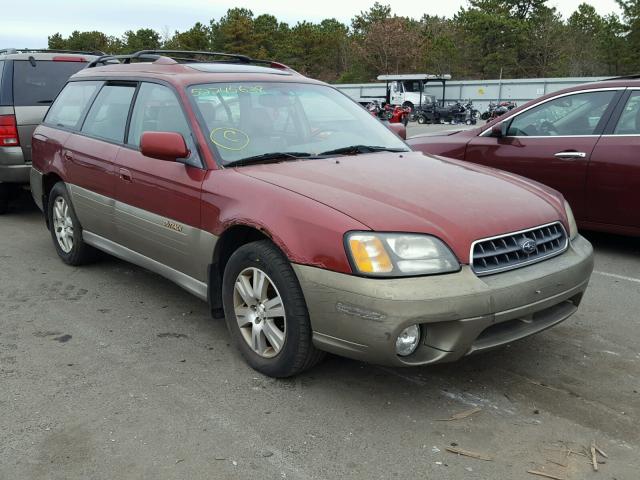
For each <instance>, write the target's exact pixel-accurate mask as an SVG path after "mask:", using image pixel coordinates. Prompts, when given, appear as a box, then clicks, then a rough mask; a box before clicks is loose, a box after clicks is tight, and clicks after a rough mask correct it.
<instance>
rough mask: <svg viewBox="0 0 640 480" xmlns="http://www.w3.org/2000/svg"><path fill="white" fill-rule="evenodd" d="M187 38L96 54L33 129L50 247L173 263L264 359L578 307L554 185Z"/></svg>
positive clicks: (250, 352) (576, 246)
mask: <svg viewBox="0 0 640 480" xmlns="http://www.w3.org/2000/svg"><path fill="white" fill-rule="evenodd" d="M191 53H194V52H191ZM172 55H173V57H179V58H177V59H176V58H171V56H172ZM189 55H190V54H189V53H188V52H162V51H145V52H138V53H136V54H133V55H131V56H128V57H124V58H119V63H118V64H109V62H113V59H99V61H96V62H94V64H92V65H90V67H92V68H87V69H85V70H83V71H81V72H79V73H77V74H75V75H74V76H73V77H72V78H71V79H70V81H69V82H68V83H67V85H66V86H65V88H64V89H63V90H62V92H61V93H60V95H59V96H58V98H57V99H56V101H55V102H54V104H53V105H52V107H51V109H50V110H49V113H48V114H47V116H46V118H45V120H44V124H43V125H41V126H40V127H38V128H37V129H36V131H35V134H34V137H33V169H32V172H31V186H32V192H33V195H34V198H35V201H36V202H37V203H38V205H39V206H40V207H41V208H42V209H43V210H44V211H45V212H46V221H47V225H48V227H49V229H50V231H51V237H52V239H53V244H54V246H55V249H56V251H57V254H58V255H59V256H60V258H61V259H62V261H64V262H65V263H67V264H70V265H79V264H82V263H85V262H87V261H89V260H91V259H92V258H93V257H94V253H95V249H98V250H103V251H105V252H108V253H110V254H112V255H115V256H116V257H120V258H122V259H124V260H127V261H130V262H132V263H135V264H137V265H140V266H142V267H144V268H146V269H149V270H152V271H154V272H156V273H158V274H160V275H162V276H164V277H166V278H168V279H170V280H172V281H173V282H175V283H177V284H178V285H180V286H182V287H184V288H185V289H187V290H188V291H189V292H191V293H193V294H194V295H195V296H197V297H199V298H200V299H202V300H206V301H208V302H209V305H210V309H211V311H212V313H213V314H214V316H219V314H221V313H224V317H225V319H226V322H227V326H228V329H229V332H230V335H231V336H232V337H233V339H234V340H235V343H236V344H237V346H238V348H239V350H240V352H241V353H242V355H243V356H244V357H245V359H246V360H247V362H248V363H249V364H250V365H251V366H252V367H253V368H255V369H257V370H259V371H260V372H263V373H265V374H267V375H271V376H276V377H284V376H289V375H294V374H296V373H299V372H301V371H302V370H304V369H306V368H309V367H310V366H312V365H314V364H315V363H316V362H317V361H319V360H320V359H321V357H322V355H323V352H332V353H335V354H339V355H343V356H346V357H351V358H355V359H359V360H363V361H368V362H374V363H378V364H386V365H392V366H411V365H426V364H431V363H436V362H443V361H451V360H456V359H459V358H461V357H463V356H465V355H468V354H471V353H475V352H482V351H484V350H487V349H491V348H494V347H497V346H499V345H503V344H506V343H508V342H511V341H513V340H516V339H520V338H523V337H526V336H528V335H531V334H533V333H536V332H540V331H542V330H544V329H546V328H549V327H551V326H553V325H556V324H558V323H559V322H561V321H563V320H565V319H566V318H567V317H569V316H570V315H571V314H573V313H574V312H575V311H576V309H577V308H578V305H579V304H580V301H581V299H582V296H583V293H584V291H585V289H586V287H587V283H588V281H589V277H590V275H591V271H592V268H593V254H592V248H591V245H590V244H589V243H588V242H587V241H586V240H585V239H584V238H582V237H581V236H580V235H579V234H578V231H577V229H576V225H575V222H574V219H573V215H572V213H571V209H570V208H569V205H568V204H567V203H566V202H565V201H564V199H563V197H562V196H561V195H560V194H559V193H557V192H556V191H554V190H551V189H549V188H547V187H544V186H542V185H539V184H537V183H534V182H531V181H527V180H525V179H523V178H520V177H517V176H514V175H511V174H507V173H504V172H500V171H497V170H492V169H488V168H486V167H481V166H476V165H472V164H469V163H465V162H462V161H458V160H448V159H444V158H438V157H430V156H425V155H423V154H422V153H419V152H412V151H410V149H409V148H408V147H407V145H406V144H405V143H404V142H403V141H402V140H401V139H400V138H399V136H397V135H396V134H394V133H393V132H391V131H390V130H389V129H388V128H386V127H385V126H384V125H383V124H382V123H381V122H379V121H378V120H376V119H374V118H373V117H372V116H371V115H369V114H368V113H367V112H366V111H365V110H364V109H363V108H362V107H360V106H359V105H358V104H357V103H355V102H353V101H352V100H351V99H349V98H348V97H346V96H345V95H344V94H342V93H340V92H339V91H338V90H336V89H335V88H333V87H331V86H329V85H326V84H324V83H322V82H319V81H315V80H312V79H309V78H306V77H304V76H302V75H300V74H298V73H297V72H295V71H293V70H291V69H290V68H288V67H286V66H284V65H281V64H278V63H270V62H264V61H257V60H253V59H250V58H248V57H244V56H240V55H226V56H221V55H220V54H215V55H213V54H212V56H211V57H210V58H211V60H210V61H208V62H202V61H196V60H197V59H199V60H202V58H203V55H204V54H203V53H202V52H198V53H197V55H196V56H195V57H194V60H193V61H189V60H188V57H189ZM105 63H106V65H104V64H105ZM94 65H95V66H94ZM100 65H102V66H100Z"/></svg>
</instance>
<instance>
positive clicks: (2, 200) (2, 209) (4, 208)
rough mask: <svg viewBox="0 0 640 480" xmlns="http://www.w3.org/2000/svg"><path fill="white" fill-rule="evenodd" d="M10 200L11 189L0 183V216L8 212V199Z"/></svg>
mask: <svg viewBox="0 0 640 480" xmlns="http://www.w3.org/2000/svg"><path fill="white" fill-rule="evenodd" d="M10 198H11V187H10V186H9V185H6V184H4V183H0V215H4V214H5V213H7V212H8V211H9V199H10Z"/></svg>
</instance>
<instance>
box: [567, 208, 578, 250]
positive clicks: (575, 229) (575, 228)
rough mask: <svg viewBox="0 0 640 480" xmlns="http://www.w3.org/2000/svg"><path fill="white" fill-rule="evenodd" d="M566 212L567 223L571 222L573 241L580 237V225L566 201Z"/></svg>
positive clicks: (570, 235)
mask: <svg viewBox="0 0 640 480" xmlns="http://www.w3.org/2000/svg"><path fill="white" fill-rule="evenodd" d="M564 211H565V212H566V214H567V221H568V222H569V238H570V239H571V240H573V239H574V238H576V237H577V236H578V225H577V224H576V219H575V217H574V216H573V211H572V210H571V206H570V205H569V202H567V201H566V200H565V201H564Z"/></svg>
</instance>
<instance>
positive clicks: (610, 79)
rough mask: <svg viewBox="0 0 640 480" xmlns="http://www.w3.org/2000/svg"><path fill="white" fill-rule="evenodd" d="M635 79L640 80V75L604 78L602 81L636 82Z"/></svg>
mask: <svg viewBox="0 0 640 480" xmlns="http://www.w3.org/2000/svg"><path fill="white" fill-rule="evenodd" d="M637 79H640V73H636V74H633V75H622V76H620V77H611V78H605V79H604V80H603V81H605V82H609V81H612V80H637Z"/></svg>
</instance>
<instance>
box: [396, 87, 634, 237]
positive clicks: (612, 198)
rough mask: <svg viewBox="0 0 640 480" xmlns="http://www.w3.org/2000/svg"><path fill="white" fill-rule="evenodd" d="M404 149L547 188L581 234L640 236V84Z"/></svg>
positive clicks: (523, 110) (565, 99) (537, 105)
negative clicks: (569, 210)
mask: <svg viewBox="0 0 640 480" xmlns="http://www.w3.org/2000/svg"><path fill="white" fill-rule="evenodd" d="M408 143H409V144H410V145H411V146H412V148H413V149H414V150H419V151H422V152H424V153H426V154H431V155H442V156H445V157H450V158H457V159H460V160H466V161H469V162H473V163H478V164H481V165H487V166H490V167H496V168H499V169H502V170H507V171H509V172H513V173H517V174H519V175H523V176H525V177H527V178H531V179H533V180H537V181H539V182H541V183H544V184H545V185H548V186H550V187H553V188H555V189H556V190H558V191H560V192H561V193H562V194H563V195H564V196H565V198H566V199H567V200H568V201H569V203H570V204H571V207H572V208H573V211H574V213H575V216H576V220H577V222H578V225H579V226H580V227H581V228H586V229H590V230H601V231H605V232H610V233H620V234H625V235H640V208H638V205H640V162H639V156H638V151H639V149H640V80H637V79H636V80H634V79H632V78H626V79H625V78H619V79H612V80H608V81H603V82H598V83H590V84H586V85H580V86H576V87H572V88H569V89H566V90H561V91H558V92H554V93H551V94H549V95H546V96H544V97H541V98H540V99H537V100H534V101H532V102H529V103H527V104H525V105H523V106H521V107H520V108H517V109H514V110H512V111H510V112H508V113H507V114H505V115H503V116H502V117H500V118H498V119H497V120H494V121H493V122H491V123H490V124H488V125H485V126H483V127H480V128H476V129H473V130H468V131H461V132H456V133H453V134H452V133H451V132H449V133H446V134H444V135H442V134H441V135H424V136H418V137H414V138H411V139H410V140H409V141H408Z"/></svg>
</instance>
